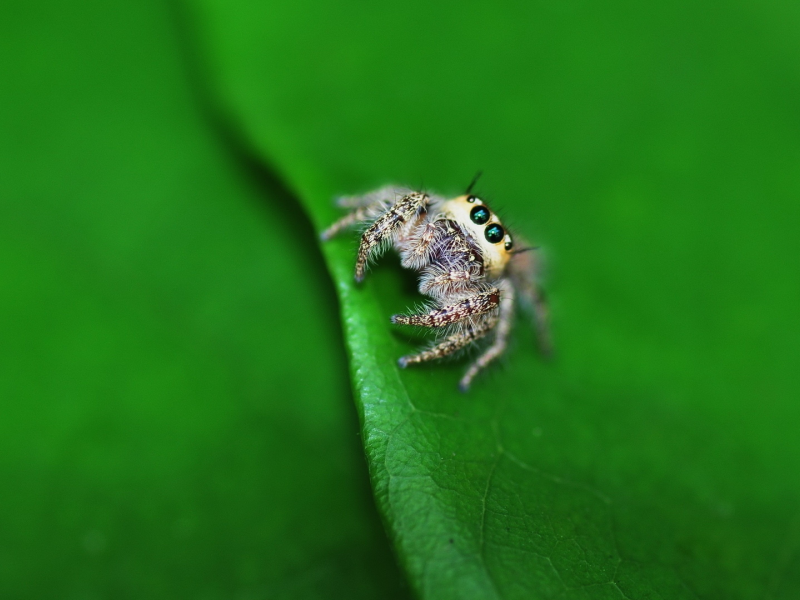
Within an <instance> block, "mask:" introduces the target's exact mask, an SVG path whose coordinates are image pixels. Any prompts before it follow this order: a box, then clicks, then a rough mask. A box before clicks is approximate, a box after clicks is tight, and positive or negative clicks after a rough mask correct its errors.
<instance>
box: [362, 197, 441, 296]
mask: <svg viewBox="0 0 800 600" xmlns="http://www.w3.org/2000/svg"><path fill="white" fill-rule="evenodd" d="M429 202H430V196H428V195H427V194H423V193H421V192H411V193H410V194H407V195H405V196H403V197H402V198H400V200H398V201H397V202H395V203H394V204H393V205H392V206H391V207H390V208H389V209H388V210H387V211H386V212H384V213H383V214H382V215H381V216H380V217H378V218H377V219H376V220H375V222H374V223H373V224H372V225H370V226H369V228H367V230H366V231H365V232H364V233H363V235H362V236H361V244H360V245H359V247H358V258H357V259H356V273H355V278H356V281H359V282H360V281H362V280H363V279H364V272H365V271H366V268H367V261H368V260H369V258H370V257H371V256H372V255H373V254H374V253H375V252H376V251H377V249H378V248H380V247H381V245H382V244H383V243H384V242H388V241H393V240H394V236H395V235H396V234H397V232H398V231H400V229H401V228H402V227H403V225H404V224H406V223H407V222H408V221H410V220H411V219H412V218H414V217H415V216H417V215H419V214H420V211H423V210H424V209H425V208H426V207H427V206H428V203H429Z"/></svg>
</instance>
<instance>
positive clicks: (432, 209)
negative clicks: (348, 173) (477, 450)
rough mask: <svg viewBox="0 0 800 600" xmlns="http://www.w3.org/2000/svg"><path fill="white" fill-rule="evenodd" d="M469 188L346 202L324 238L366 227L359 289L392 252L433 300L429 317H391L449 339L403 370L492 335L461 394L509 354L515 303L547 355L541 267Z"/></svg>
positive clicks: (389, 189) (388, 191)
mask: <svg viewBox="0 0 800 600" xmlns="http://www.w3.org/2000/svg"><path fill="white" fill-rule="evenodd" d="M474 183H475V182H474V181H473V184H474ZM471 188H472V184H471V185H470V187H469V188H468V189H467V193H466V194H464V195H462V196H458V197H456V198H453V199H450V200H448V199H446V198H444V197H442V196H438V195H436V194H429V193H424V192H417V191H413V190H411V189H408V188H402V187H397V186H385V187H382V188H380V189H378V190H375V191H374V192H370V193H368V194H364V195H362V196H345V197H342V198H339V199H338V201H337V204H338V205H339V206H340V207H342V208H348V209H351V210H352V212H351V213H350V214H348V215H347V216H345V217H342V218H341V219H339V220H338V221H336V222H335V223H334V224H333V225H331V226H330V227H329V228H328V229H326V230H325V231H324V232H322V234H321V237H322V239H323V240H328V239H330V238H332V237H333V236H335V235H337V234H338V233H340V232H341V231H343V230H344V229H346V228H348V227H350V226H353V225H357V224H366V223H369V225H368V226H367V227H366V229H365V230H364V232H363V234H362V236H361V244H360V246H359V248H358V257H357V260H356V269H355V279H356V281H357V282H360V281H362V280H363V279H364V272H365V270H366V268H367V263H368V262H369V261H370V260H372V259H374V258H376V257H377V256H378V255H379V254H380V253H381V252H382V251H383V250H385V249H386V248H387V247H390V246H392V247H394V248H395V249H396V250H397V251H398V252H399V253H400V257H401V261H402V265H403V267H405V268H407V269H413V270H415V271H419V272H420V283H419V291H420V292H421V293H423V294H425V295H427V296H429V297H430V298H432V299H433V303H432V305H431V306H430V310H428V311H426V312H423V313H420V314H411V315H394V316H393V317H392V323H397V324H400V325H416V326H420V327H430V328H437V329H441V330H443V331H444V334H443V335H442V336H441V337H440V338H439V339H438V340H437V343H436V344H435V345H433V346H432V347H430V348H428V349H426V350H423V351H421V352H419V353H417V354H411V355H408V356H403V357H402V358H400V360H399V361H398V364H399V365H400V366H401V367H407V366H408V365H411V364H414V363H420V362H424V361H428V360H433V359H437V358H442V357H444V356H448V355H450V354H453V353H454V352H456V351H458V350H460V349H462V348H464V347H466V346H468V345H469V344H471V343H472V342H474V341H476V340H479V339H481V338H484V337H486V336H489V335H490V334H492V335H493V340H492V342H491V344H490V345H489V346H488V347H487V348H486V349H485V351H484V352H483V353H482V354H481V355H480V356H479V357H478V358H477V359H476V360H475V362H474V363H473V364H472V365H471V366H470V367H469V369H467V371H466V373H465V374H464V376H463V377H462V379H461V381H460V383H459V388H460V389H461V390H462V391H466V390H468V389H469V386H470V384H471V383H472V380H473V379H474V377H475V376H476V375H477V374H478V372H479V371H480V370H481V369H483V368H484V367H485V366H486V365H488V364H489V363H490V362H491V361H492V360H494V359H495V358H497V357H498V356H499V355H500V354H502V352H503V351H504V350H505V348H506V344H507V342H508V334H509V331H510V329H511V323H512V318H513V315H514V305H515V301H518V300H522V301H523V303H525V304H527V305H528V306H529V307H530V308H531V309H532V314H533V322H534V325H535V327H536V330H537V334H538V338H539V344H540V347H541V349H542V351H543V352H544V353H549V350H550V341H549V333H548V327H547V306H546V304H545V300H544V294H543V292H542V289H541V288H540V287H539V285H538V284H537V281H536V276H537V270H538V262H537V261H536V259H535V258H534V254H533V253H526V252H525V251H526V250H531V248H523V249H522V250H515V249H514V241H513V240H512V238H511V235H509V234H508V233H507V232H506V230H505V229H504V228H503V226H502V225H501V223H500V220H499V219H498V218H497V215H496V214H494V213H493V212H492V211H491V210H490V209H489V207H488V206H487V205H486V203H484V202H483V201H482V200H481V199H480V198H478V197H477V196H474V195H472V194H471V193H470V191H471Z"/></svg>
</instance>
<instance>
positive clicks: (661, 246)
mask: <svg viewBox="0 0 800 600" xmlns="http://www.w3.org/2000/svg"><path fill="white" fill-rule="evenodd" d="M193 6H194V7H195V11H196V12H195V15H196V23H197V25H196V26H197V29H198V31H199V32H200V37H201V39H202V40H203V52H204V54H205V57H206V60H207V63H208V65H209V67H210V72H211V74H212V77H213V79H214V81H215V85H216V89H217V90H218V94H219V97H220V98H222V99H223V102H224V104H225V106H226V107H227V110H228V111H229V112H230V113H231V114H232V115H233V116H234V118H235V120H236V121H237V123H238V126H239V128H240V130H241V132H242V135H243V136H245V137H246V138H247V139H248V140H249V141H250V143H252V144H253V145H254V146H255V147H256V148H257V149H258V151H259V153H260V155H261V156H262V158H263V160H264V161H265V162H270V163H271V164H273V165H275V167H276V169H277V170H278V171H279V172H280V173H281V174H282V176H283V177H284V179H285V181H286V182H287V185H289V186H290V187H291V188H292V189H293V190H295V191H296V192H297V194H298V196H299V197H300V198H301V200H302V202H303V205H304V206H305V208H306V210H307V211H308V213H309V215H310V216H311V218H312V220H313V221H314V223H315V225H316V227H317V229H318V230H321V229H322V228H324V227H325V226H327V225H328V224H329V223H331V222H332V221H333V220H334V219H335V218H336V217H337V216H338V213H337V212H336V210H335V209H334V208H333V207H332V205H331V198H332V197H333V196H334V195H335V194H341V193H356V192H360V191H366V190H369V189H371V188H374V187H377V186H379V185H382V184H385V183H387V182H391V181H396V182H398V183H405V184H409V185H412V186H417V187H420V186H424V187H427V188H429V189H434V190H437V191H440V192H444V193H457V192H461V190H463V188H464V187H465V186H466V184H467V182H468V181H469V180H470V179H471V178H472V175H473V174H474V172H475V171H477V170H478V169H482V170H483V171H484V172H485V173H486V177H485V179H484V180H483V181H482V182H481V185H480V186H479V190H478V191H479V192H481V193H482V194H484V195H485V196H486V197H487V198H488V199H489V201H490V202H491V203H492V205H493V206H500V207H501V208H502V209H504V210H505V212H504V215H503V216H504V219H505V220H506V222H510V223H511V225H512V226H514V227H515V230H516V231H519V232H522V233H524V234H526V235H527V236H528V237H531V238H533V239H535V240H536V241H537V243H541V244H542V245H543V246H544V248H545V249H546V252H547V256H548V257H549V263H550V265H551V269H550V271H551V276H550V283H549V291H550V293H551V298H552V305H553V320H554V331H555V340H556V348H557V355H556V358H555V360H553V361H552V362H549V363H548V362H545V361H543V360H542V358H541V357H539V356H537V354H536V352H535V350H534V346H535V344H534V340H533V336H532V333H531V332H530V331H529V330H528V329H527V327H526V325H525V323H524V321H522V320H520V321H519V322H518V323H517V327H516V328H515V343H514V345H513V347H512V348H511V350H510V351H509V353H508V355H507V357H506V358H505V359H504V361H503V364H501V365H498V366H497V367H496V368H494V369H493V370H492V372H490V373H489V374H487V375H486V376H483V377H482V378H481V379H479V380H478V381H477V382H476V384H475V385H474V389H473V391H471V392H470V393H469V394H468V395H466V396H465V395H460V394H459V393H458V392H457V391H456V382H457V380H458V378H459V375H460V373H461V372H462V370H463V369H464V368H465V363H464V362H463V361H460V362H458V361H457V362H449V363H445V364H439V365H427V366H424V367H420V368H414V369H409V370H407V371H403V372H401V371H399V370H398V368H397V366H396V359H397V358H398V357H399V356H401V355H403V354H406V353H408V352H409V350H410V349H412V348H414V347H416V346H417V345H419V344H420V343H424V342H423V341H421V340H410V339H409V338H408V336H406V335H405V334H403V332H401V331H397V330H395V329H393V328H392V327H391V326H390V324H389V321H388V318H389V316H390V315H391V314H393V313H396V312H400V311H402V310H404V309H405V308H406V307H408V306H410V305H413V303H414V302H417V301H419V300H420V297H419V296H417V295H416V294H415V292H414V288H415V281H414V278H413V274H412V273H409V272H404V271H402V270H400V269H399V267H398V265H397V261H396V259H394V258H391V257H387V258H385V259H384V260H382V261H381V262H380V264H379V265H378V266H377V267H375V268H374V269H373V270H372V271H371V272H370V273H369V275H368V277H367V280H366V282H365V284H364V285H363V286H361V287H357V286H355V285H354V283H353V278H352V268H353V263H354V256H355V244H356V240H355V236H353V237H352V238H350V239H348V238H343V239H337V240H334V241H332V242H330V243H328V244H326V245H324V252H325V255H326V259H327V261H328V265H329V268H330V270H331V273H332V276H333V279H334V281H335V283H336V286H337V291H338V294H339V300H340V304H341V310H342V316H343V320H344V328H345V335H346V342H347V346H348V351H349V354H350V359H351V373H352V380H353V385H354V389H355V391H356V402H357V406H358V409H359V411H360V414H361V420H362V428H363V440H364V443H365V450H366V454H367V459H368V462H369V468H370V475H371V480H372V485H373V489H374V492H375V495H376V497H377V499H378V503H379V507H380V510H381V513H382V515H383V518H384V520H385V522H386V524H387V527H388V529H389V530H390V535H391V537H392V540H393V543H394V544H395V547H396V551H397V553H398V555H399V557H400V560H401V561H402V563H403V565H404V567H405V569H406V572H407V574H408V576H409V578H410V581H411V583H412V585H413V586H414V588H415V589H416V590H417V592H418V593H419V595H420V596H421V597H423V598H436V599H441V598H530V597H541V598H695V597H699V598H793V597H796V596H797V595H798V594H799V593H800V562H798V561H800V516H799V514H800V513H798V506H800V480H799V479H798V478H797V473H798V472H800V445H798V444H797V435H796V434H797V431H798V424H799V423H800V407H799V406H798V403H797V401H796V399H797V392H798V389H800V386H798V383H800V382H799V381H798V377H799V376H798V370H797V369H796V362H797V357H798V353H797V343H796V340H797V339H798V334H800V326H799V324H798V319H797V316H796V306H797V302H798V300H799V299H800V278H799V277H798V271H797V269H796V265H795V264H794V262H795V261H793V260H792V259H791V258H790V257H793V256H796V255H797V254H798V251H800V247H798V245H799V244H800V241H799V240H798V237H797V235H796V232H797V225H798V221H799V219H798V216H799V214H798V213H800V205H798V203H797V201H796V199H797V197H798V195H800V171H798V169H797V168H796V166H797V160H798V158H800V116H798V113H797V111H796V110H795V107H796V106H797V105H798V101H800V97H798V90H800V85H798V84H800V75H799V74H798V72H797V69H796V67H795V65H796V64H797V61H798V59H800V48H799V47H798V45H797V38H796V35H795V33H794V32H795V31H796V28H797V26H798V24H800V23H798V14H797V11H796V10H795V9H794V8H792V7H790V6H789V5H788V4H773V5H770V6H769V7H766V6H759V7H756V6H745V5H736V6H732V7H729V9H728V10H725V11H722V12H720V11H717V10H715V9H714V8H713V7H712V6H711V5H710V4H701V5H696V4H687V3H670V4H667V5H663V4H660V5H658V6H652V5H642V4H640V3H633V2H614V3H611V4H608V3H604V4H602V5H599V4H590V3H567V4H564V3H556V4H552V3H551V4H548V5H544V4H537V3H503V4H495V5H491V7H490V6H489V5H485V4H483V3H473V2H466V3H459V5H458V7H457V8H455V7H451V6H446V5H444V4H441V5H439V4H431V3H423V2H410V3H403V4H402V5H391V4H386V3H356V2H354V3H339V4H336V5H326V4H320V3H311V2H293V3H291V4H289V3H272V4H270V5H269V6H264V5H260V4H257V3H250V2H245V1H243V0H241V1H234V2H225V3H222V2H215V1H212V0H205V1H201V2H197V3H195V4H193ZM297 243H298V244H311V243H312V240H310V239H298V240H297Z"/></svg>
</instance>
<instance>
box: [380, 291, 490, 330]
mask: <svg viewBox="0 0 800 600" xmlns="http://www.w3.org/2000/svg"><path fill="white" fill-rule="evenodd" d="M499 305H500V290H498V289H497V288H491V289H490V290H488V291H485V292H480V293H478V294H475V295H474V296H470V297H469V298H466V299H464V300H461V301H460V302H456V303H455V304H448V305H446V306H442V307H441V308H435V309H433V310H431V311H429V312H427V313H422V314H416V315H394V316H392V323H397V324H398V325H417V326H419V327H445V326H446V325H451V324H452V323H457V322H458V321H463V320H464V319H468V318H469V317H478V316H480V315H484V314H486V313H488V312H490V311H492V310H494V309H496V308H497V307H498V306H499Z"/></svg>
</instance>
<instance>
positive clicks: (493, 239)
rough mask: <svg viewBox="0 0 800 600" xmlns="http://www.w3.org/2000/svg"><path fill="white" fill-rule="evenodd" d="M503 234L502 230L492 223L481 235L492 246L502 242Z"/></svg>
mask: <svg viewBox="0 0 800 600" xmlns="http://www.w3.org/2000/svg"><path fill="white" fill-rule="evenodd" d="M505 234H506V232H505V231H503V228H502V227H501V226H500V225H498V224H497V223H492V224H491V225H489V226H488V227H487V228H486V229H485V230H484V232H483V235H485V236H486V240H487V241H488V242H489V243H492V244H496V243H498V242H501V241H503V237H505Z"/></svg>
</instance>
